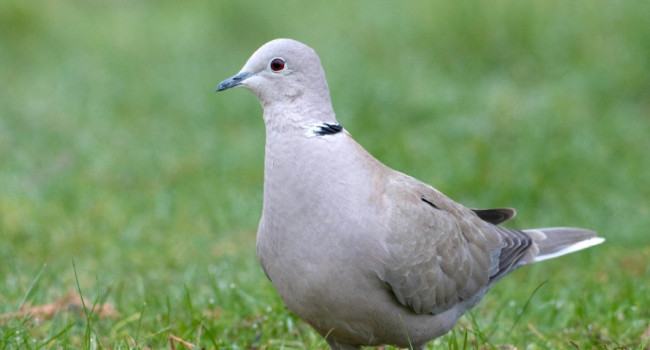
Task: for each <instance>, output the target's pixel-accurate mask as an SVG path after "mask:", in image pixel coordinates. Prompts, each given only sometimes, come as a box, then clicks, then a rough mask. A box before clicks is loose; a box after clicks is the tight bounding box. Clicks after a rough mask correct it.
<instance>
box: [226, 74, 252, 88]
mask: <svg viewBox="0 0 650 350" xmlns="http://www.w3.org/2000/svg"><path fill="white" fill-rule="evenodd" d="M252 76H253V74H252V73H248V72H240V73H238V74H237V75H235V76H234V77H231V78H228V79H226V80H224V81H222V82H221V83H219V86H217V92H219V91H223V90H226V89H230V88H233V87H235V86H239V85H241V83H243V82H244V80H246V79H248V78H250V77H252Z"/></svg>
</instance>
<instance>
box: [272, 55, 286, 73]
mask: <svg viewBox="0 0 650 350" xmlns="http://www.w3.org/2000/svg"><path fill="white" fill-rule="evenodd" d="M270 67H271V70H273V71H274V72H279V71H281V70H283V69H284V60H283V59H281V58H274V59H273V60H272V61H271V64H270Z"/></svg>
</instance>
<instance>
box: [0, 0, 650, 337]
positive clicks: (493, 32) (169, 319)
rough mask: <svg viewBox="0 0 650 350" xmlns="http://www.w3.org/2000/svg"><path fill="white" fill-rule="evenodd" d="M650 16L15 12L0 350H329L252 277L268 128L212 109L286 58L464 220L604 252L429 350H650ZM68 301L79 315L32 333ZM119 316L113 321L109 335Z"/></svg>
mask: <svg viewBox="0 0 650 350" xmlns="http://www.w3.org/2000/svg"><path fill="white" fill-rule="evenodd" d="M649 14H650V3H648V2H643V1H636V2H635V1H617V2H610V1H586V0H584V1H574V2H564V1H544V2H530V1H523V2H522V1H518V2H517V1H512V2H510V1H496V2H473V1H467V2H465V1H460V2H433V3H431V4H426V5H424V4H419V5H417V6H416V5H415V3H410V4H409V3H403V2H400V3H397V2H389V1H359V2H348V1H334V2H327V3H322V4H312V3H307V2H305V3H302V2H296V1H291V2H286V3H268V4H266V3H264V4H263V3H257V2H243V1H242V2H211V3H207V2H206V3H198V2H171V1H161V2H144V1H140V2H135V1H131V2H81V3H79V2H67V1H41V2H28V1H17V0H15V1H14V0H10V1H4V2H3V3H2V5H0V262H2V263H1V264H0V315H3V316H0V317H1V318H0V348H6V349H13V348H25V349H39V348H71V349H74V348H79V347H83V348H108V349H112V348H115V349H120V348H131V347H135V348H147V347H151V348H169V347H170V345H169V340H168V339H169V336H170V335H174V336H177V337H179V338H181V339H184V340H186V341H188V342H192V343H194V344H197V345H200V347H205V348H224V349H241V348H245V349H255V348H260V349H262V348H266V349H303V348H323V347H325V342H324V341H323V340H322V339H320V337H319V336H317V335H316V334H315V333H314V332H313V331H311V330H310V329H309V328H308V327H307V326H306V325H305V324H304V323H302V322H301V321H300V320H298V319H297V318H296V317H294V316H293V315H291V314H290V313H289V312H288V311H287V310H286V309H285V307H284V306H283V304H282V303H281V301H280V300H279V298H278V297H277V296H276V294H275V292H274V290H273V288H272V286H271V284H270V283H269V282H268V281H267V280H266V278H265V277H264V274H263V273H262V271H261V269H260V268H259V265H258V262H257V258H256V256H255V230H256V225H257V220H258V219H259V215H260V213H261V199H262V170H263V142H264V140H263V137H264V131H263V130H264V125H263V122H262V119H261V108H260V107H259V104H258V103H257V102H256V100H255V98H254V96H253V95H252V94H250V93H248V92H246V91H241V90H240V91H229V92H227V93H223V94H219V95H215V94H214V88H215V87H216V85H217V83H218V82H220V81H221V80H222V79H224V78H227V77H229V76H231V75H233V74H234V73H236V72H237V71H238V70H239V69H240V67H241V66H243V64H244V62H245V60H246V59H247V58H248V57H249V55H250V54H251V53H252V52H253V51H254V50H255V49H257V47H259V46H260V45H261V44H263V43H264V42H266V41H268V40H270V39H273V38H276V37H292V38H295V39H298V40H301V41H303V42H305V43H307V44H309V45H310V46H312V47H314V48H315V49H316V50H317V51H318V52H319V54H320V56H321V59H322V61H323V64H324V66H325V70H326V72H327V75H328V79H329V84H330V88H331V90H332V98H333V101H334V105H335V110H336V111H337V115H338V119H339V121H340V122H341V123H342V124H343V125H344V126H345V127H346V128H347V129H348V130H350V131H351V132H352V133H353V135H354V136H355V138H356V139H357V140H358V141H359V142H360V143H361V144H362V145H364V146H365V147H366V148H367V149H368V150H369V151H370V152H371V153H373V154H374V155H375V156H376V157H378V158H379V159H380V160H382V161H384V162H385V163H386V164H388V165H390V166H392V167H393V168H396V169H398V170H401V171H403V172H406V173H408V174H411V175H414V176H416V177H418V178H420V179H421V180H423V181H425V182H428V183H431V184H433V185H434V186H436V187H437V188H438V189H440V190H442V191H443V192H445V193H447V194H448V195H450V196H451V197H452V198H454V199H456V200H458V201H460V202H462V203H464V204H465V205H467V206H472V207H492V206H494V207H497V206H513V207H516V208H517V209H518V210H519V215H518V217H517V219H516V220H515V221H513V222H512V224H511V226H512V227H517V228H528V227H537V226H551V225H572V226H583V227H589V228H592V229H594V230H597V231H598V232H599V233H600V234H601V235H602V236H604V237H606V238H607V243H606V244H604V245H602V246H599V247H596V248H593V249H590V250H588V251H585V252H581V253H578V254H574V255H572V256H568V257H564V258H561V259H557V260H553V261H549V262H544V263H543V264H539V265H537V266H532V267H527V268H525V269H522V270H520V271H517V272H516V273H514V274H512V275H511V276H509V277H507V278H506V279H504V280H503V281H501V282H500V283H499V284H498V285H497V286H496V287H495V288H494V289H493V290H492V291H491V292H490V293H489V295H488V296H487V297H486V298H485V300H484V301H483V302H482V303H481V304H480V305H479V306H478V307H476V308H475V309H474V310H473V311H472V312H471V313H470V314H469V315H468V316H467V317H464V318H463V319H461V321H460V322H459V325H458V326H457V327H456V328H455V329H454V330H453V332H451V333H450V334H449V335H446V336H444V337H442V338H440V339H438V340H436V341H435V342H433V343H432V344H434V345H437V346H436V348H438V347H439V348H444V349H464V348H468V349H476V348H485V347H488V348H490V347H494V348H501V347H505V346H507V345H514V346H516V347H517V348H526V349H546V348H579V349H591V348H598V349H602V348H607V349H614V348H620V349H627V348H630V349H643V348H647V347H648V343H649V341H650V335H649V333H650V324H649V321H648V320H650V308H648V305H650V287H649V282H650V268H649V267H648V266H650V265H649V264H648V261H649V260H650V234H648V232H649V231H648V227H650V200H649V199H650V186H648V184H649V183H650V151H649V150H650V137H648V135H650V74H649V72H650V60H649V57H650V21H648V15H649ZM538 287H539V289H538V290H537V291H536V289H537V288H538ZM535 291H536V292H535ZM69 292H76V293H81V294H83V295H84V296H86V297H87V299H86V300H87V301H88V303H87V305H85V308H83V306H82V307H81V309H80V308H79V307H76V308H74V307H71V308H70V309H69V310H68V308H63V309H62V310H61V311H60V312H58V313H57V314H55V315H54V316H53V317H52V318H49V319H39V320H36V319H33V318H29V317H20V316H17V315H16V314H15V313H16V312H17V311H18V310H19V309H20V308H21V306H23V305H24V304H29V305H31V306H38V305H46V304H50V303H53V302H55V301H57V300H60V299H61V298H62V297H64V296H65V295H66V294H68V293H69ZM104 303H107V304H110V305H113V306H114V307H115V309H116V311H117V312H119V316H118V315H115V316H114V317H100V316H99V313H98V311H99V306H100V305H102V304H104ZM86 315H89V316H91V317H86ZM177 347H178V348H181V345H180V344H178V343H177Z"/></svg>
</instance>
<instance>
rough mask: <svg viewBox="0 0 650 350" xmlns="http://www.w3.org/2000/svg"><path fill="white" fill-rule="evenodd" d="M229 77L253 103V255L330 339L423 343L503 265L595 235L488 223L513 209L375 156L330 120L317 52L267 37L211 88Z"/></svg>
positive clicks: (344, 344) (228, 84) (591, 240)
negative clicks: (257, 203) (256, 104)
mask: <svg viewBox="0 0 650 350" xmlns="http://www.w3.org/2000/svg"><path fill="white" fill-rule="evenodd" d="M238 86H241V87H245V88H248V89H249V90H251V91H252V92H253V93H255V95H257V97H258V98H259V100H260V102H261V103H262V106H263V107H264V121H265V123H266V150H265V152H266V154H265V171H264V205H263V212H262V218H261V220H260V225H259V229H258V236H257V251H258V256H259V259H260V262H261V264H262V267H263V269H264V271H265V273H266V274H267V276H268V278H269V279H270V280H271V282H272V283H273V285H274V286H275V288H276V290H277V292H278V294H279V295H280V297H281V298H282V300H283V301H284V302H285V304H286V305H287V306H288V307H289V309H290V310H291V311H292V312H294V313H295V314H296V315H298V316H299V317H300V318H302V319H303V320H305V321H306V322H308V323H309V324H310V325H311V326H312V327H313V328H314V329H315V330H316V331H318V332H319V333H320V334H321V335H323V337H325V339H326V340H327V342H328V344H329V345H330V346H331V348H332V349H358V348H359V347H360V346H364V345H380V344H392V345H397V346H402V347H407V346H413V347H414V348H422V347H424V345H425V344H426V343H427V342H428V341H429V340H431V339H434V338H436V337H439V336H441V335H443V334H445V333H446V332H447V331H449V329H451V327H453V325H454V324H455V323H456V321H457V320H458V318H459V317H461V316H462V315H463V314H464V313H465V312H466V311H467V310H468V309H469V308H471V307H472V306H474V305H475V304H476V303H477V302H478V301H479V300H480V299H481V298H482V297H483V295H484V294H485V293H486V292H487V290H489V288H490V287H491V286H492V285H493V284H494V283H495V282H496V281H498V280H499V279H500V278H501V277H503V276H505V275H507V274H508V273H510V272H511V271H513V270H514V269H516V268H518V267H520V266H522V265H526V264H529V263H533V262H535V261H540V260H544V259H546V258H552V257H555V256H559V255H561V254H566V253H569V252H572V251H575V250H578V249H583V248H587V247H589V246H592V245H595V244H599V243H601V242H602V241H603V239H602V238H598V237H596V234H595V233H594V232H592V231H589V230H585V229H579V228H549V229H534V230H524V231H518V230H512V229H507V228H502V227H499V226H497V225H498V224H500V223H502V222H504V221H506V220H508V219H510V218H512V217H513V216H514V215H515V211H514V210H513V209H508V208H503V209H483V210H481V209H468V208H466V207H464V206H462V205H460V204H458V203H456V202H454V201H452V200H451V199H449V198H448V197H446V196H445V195H444V194H442V193H440V192H439V191H437V190H436V189H434V188H433V187H431V186H429V185H426V184H424V183H422V182H420V181H418V180H416V179H414V178H412V177H410V176H408V175H405V174H403V173H400V172H397V171H395V170H392V169H390V168H388V167H387V166H385V165H383V164H382V163H380V162H379V161H378V160H376V159H375V158H373V157H372V156H371V155H370V154H369V153H368V152H366V151H365V150H364V149H363V148H362V147H361V146H360V145H359V144H357V143H356V142H355V141H354V140H353V139H352V138H351V136H350V134H349V133H348V132H347V131H345V129H343V128H342V127H341V126H340V125H339V123H338V122H337V121H336V118H335V115H334V111H333V109H332V105H331V102H330V96H329V88H328V86H327V82H326V80H325V73H324V72H323V69H322V67H321V63H320V60H319V58H318V56H317V55H316V53H315V52H314V51H313V50H312V49H311V48H309V47H307V46H305V45H304V44H301V43H299V42H297V41H294V40H290V39H278V40H274V41H271V42H269V43H267V44H265V45H264V46H262V47H261V48H259V49H258V50H257V51H256V52H255V53H254V54H253V56H251V58H250V59H249V60H248V62H247V63H246V65H245V66H244V67H243V68H242V70H241V71H240V72H239V73H238V74H237V75H235V76H234V77H233V78H230V79H227V80H225V81H223V82H222V83H221V84H219V86H218V88H217V91H222V90H226V89H229V88H232V87H238Z"/></svg>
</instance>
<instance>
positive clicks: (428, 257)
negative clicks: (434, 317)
mask: <svg viewBox="0 0 650 350" xmlns="http://www.w3.org/2000/svg"><path fill="white" fill-rule="evenodd" d="M382 200H383V202H384V203H383V206H384V207H385V209H386V210H387V211H388V213H387V214H388V217H389V220H388V223H387V225H388V232H389V234H388V236H387V237H386V249H387V253H388V254H387V261H386V262H385V263H384V265H383V268H384V270H383V273H382V274H380V278H381V279H382V280H383V281H384V282H386V283H387V284H388V285H389V286H390V289H391V290H392V292H393V294H394V295H395V297H396V298H397V300H398V301H399V302H400V303H401V304H403V305H404V306H407V307H409V308H411V309H412V310H413V311H414V312H416V313H433V314H437V313H440V312H444V311H446V310H449V309H450V308H452V307H453V306H455V305H456V304H458V303H461V302H465V301H467V302H468V305H469V306H468V307H471V306H473V305H474V304H475V303H476V302H478V300H480V298H481V297H482V296H483V294H484V293H485V292H486V291H487V289H488V287H489V286H490V285H491V284H492V283H493V282H494V281H496V280H497V279H498V278H500V277H501V276H503V275H505V274H507V273H508V272H510V271H511V270H512V269H513V268H516V267H517V266H518V265H517V262H519V261H520V260H521V258H522V257H523V255H524V254H525V253H526V251H527V250H528V248H529V246H530V245H531V244H532V243H531V242H532V241H531V240H530V238H529V237H527V236H526V234H524V233H523V232H520V231H515V230H509V229H504V228H500V227H497V226H494V225H492V224H491V223H490V221H493V222H494V221H498V220H487V219H485V217H481V215H479V214H477V213H476V212H475V211H472V210H470V209H468V208H465V207H464V206H462V205H460V204H458V203H456V202H454V201H452V200H451V199H449V198H448V197H446V196H445V195H443V194H442V193H440V192H439V191H437V190H435V189H434V188H432V187H431V186H428V185H426V184H424V183H421V182H420V181H418V180H416V179H414V178H411V177H409V176H407V175H404V174H401V173H397V174H396V175H395V176H391V177H389V178H388V179H387V181H386V184H385V186H384V188H383V197H382ZM508 213H509V212H507V213H506V215H505V216H508V215H509V214H508ZM501 221H503V220H501Z"/></svg>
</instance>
